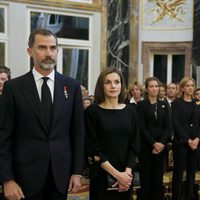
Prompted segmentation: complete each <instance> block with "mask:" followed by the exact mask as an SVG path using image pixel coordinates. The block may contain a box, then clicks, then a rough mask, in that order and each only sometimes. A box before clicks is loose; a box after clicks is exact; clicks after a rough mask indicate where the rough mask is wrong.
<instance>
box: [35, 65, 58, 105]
mask: <svg viewBox="0 0 200 200" xmlns="http://www.w3.org/2000/svg"><path fill="white" fill-rule="evenodd" d="M32 73H33V77H34V79H35V83H36V87H37V91H38V94H39V98H40V100H41V87H42V84H43V80H42V77H44V76H43V75H42V74H40V73H39V72H37V71H36V69H35V67H33V70H32ZM47 77H48V78H49V79H48V81H47V85H48V86H49V89H50V92H51V97H52V102H53V97H54V82H55V70H53V71H52V72H51V73H50V74H49V75H48V76H47Z"/></svg>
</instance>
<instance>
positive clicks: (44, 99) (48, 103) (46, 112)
mask: <svg viewBox="0 0 200 200" xmlns="http://www.w3.org/2000/svg"><path fill="white" fill-rule="evenodd" d="M42 79H43V84H42V89H41V92H42V93H41V103H42V111H43V117H44V121H45V124H46V127H47V128H48V130H49V128H50V124H51V114H52V98H51V92H50V89H49V86H48V85H47V80H48V79H49V78H48V77H42Z"/></svg>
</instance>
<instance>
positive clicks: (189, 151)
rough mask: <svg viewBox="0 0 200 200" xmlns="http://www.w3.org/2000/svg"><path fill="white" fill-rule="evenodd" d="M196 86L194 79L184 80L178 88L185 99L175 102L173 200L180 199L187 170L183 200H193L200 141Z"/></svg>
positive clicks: (173, 117) (181, 98)
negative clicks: (195, 96)
mask: <svg viewBox="0 0 200 200" xmlns="http://www.w3.org/2000/svg"><path fill="white" fill-rule="evenodd" d="M194 87H195V83H194V80H193V79H192V78H189V77H185V78H183V79H182V80H181V82H180V85H179V88H180V92H181V93H182V96H181V97H180V98H177V99H176V100H174V101H173V103H172V120H173V125H174V140H173V152H174V171H173V180H172V199H173V200H180V199H182V198H181V189H182V178H183V172H184V170H186V187H185V190H184V191H185V194H184V196H185V197H184V199H186V200H191V199H193V198H192V196H193V189H194V181H195V171H196V169H197V158H198V151H197V148H198V146H199V139H200V111H199V103H198V102H196V100H195V99H193V94H194Z"/></svg>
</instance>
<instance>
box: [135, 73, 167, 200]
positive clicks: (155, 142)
mask: <svg viewBox="0 0 200 200" xmlns="http://www.w3.org/2000/svg"><path fill="white" fill-rule="evenodd" d="M159 85H160V82H159V80H158V79H157V78H156V77H149V78H147V79H146V80H145V90H146V91H145V92H146V95H145V99H144V100H142V101H140V102H139V103H138V104H137V109H138V118H139V125H140V135H141V150H140V153H139V169H140V183H141V192H140V195H141V200H162V199H163V188H162V182H163V171H164V169H163V168H164V159H165V156H166V143H167V141H168V139H169V137H170V127H169V108H168V106H167V103H166V102H165V101H160V100H159V99H158V94H159Z"/></svg>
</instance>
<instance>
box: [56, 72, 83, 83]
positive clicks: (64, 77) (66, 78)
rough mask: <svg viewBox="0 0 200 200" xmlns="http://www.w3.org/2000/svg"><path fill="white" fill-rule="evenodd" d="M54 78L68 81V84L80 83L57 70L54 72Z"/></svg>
mask: <svg viewBox="0 0 200 200" xmlns="http://www.w3.org/2000/svg"><path fill="white" fill-rule="evenodd" d="M56 78H58V79H59V80H62V81H64V82H66V83H69V84H74V85H80V82H79V81H78V80H75V79H73V78H71V77H68V76H66V75H64V74H61V73H59V72H56Z"/></svg>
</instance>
